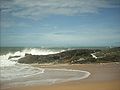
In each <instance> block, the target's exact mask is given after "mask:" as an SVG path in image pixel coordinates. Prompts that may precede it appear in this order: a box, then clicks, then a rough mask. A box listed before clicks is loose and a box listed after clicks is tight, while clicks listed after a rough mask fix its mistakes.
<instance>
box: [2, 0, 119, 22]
mask: <svg viewBox="0 0 120 90" xmlns="http://www.w3.org/2000/svg"><path fill="white" fill-rule="evenodd" d="M1 3H2V4H1V10H2V13H4V14H9V15H12V16H16V17H22V18H29V19H34V20H39V19H42V18H45V17H47V16H49V15H65V16H73V15H81V14H87V13H98V12H99V9H101V8H115V7H117V6H119V4H120V2H119V0H110V1H109V0H1Z"/></svg>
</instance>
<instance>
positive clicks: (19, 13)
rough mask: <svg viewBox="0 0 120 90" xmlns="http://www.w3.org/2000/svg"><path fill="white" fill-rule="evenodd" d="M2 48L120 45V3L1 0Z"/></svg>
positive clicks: (114, 0) (112, 0)
mask: <svg viewBox="0 0 120 90" xmlns="http://www.w3.org/2000/svg"><path fill="white" fill-rule="evenodd" d="M0 3H1V13H0V17H1V30H0V34H1V46H48V47H49V46H119V45H120V0H0Z"/></svg>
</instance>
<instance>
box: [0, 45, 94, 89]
mask: <svg viewBox="0 0 120 90" xmlns="http://www.w3.org/2000/svg"><path fill="white" fill-rule="evenodd" d="M71 49H76V48H23V47H1V49H0V70H1V75H0V80H1V89H5V88H9V87H15V86H18V85H19V86H26V85H33V84H35V85H36V84H38V85H46V84H47V85H51V84H54V83H60V82H66V81H71V80H79V79H83V78H86V77H88V76H89V75H90V73H89V72H87V71H82V70H70V69H66V68H64V69H55V68H54V69H50V68H38V67H33V66H32V65H31V64H21V63H18V62H17V60H18V59H20V58H22V57H24V56H25V54H32V55H47V54H55V53H59V52H63V51H66V50H71ZM95 49H96V48H95ZM12 56H18V57H14V58H9V57H12Z"/></svg>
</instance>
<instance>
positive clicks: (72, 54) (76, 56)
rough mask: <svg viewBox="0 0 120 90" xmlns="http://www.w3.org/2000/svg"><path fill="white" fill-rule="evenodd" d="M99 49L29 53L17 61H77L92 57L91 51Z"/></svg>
mask: <svg viewBox="0 0 120 90" xmlns="http://www.w3.org/2000/svg"><path fill="white" fill-rule="evenodd" d="M97 51H99V50H90V49H76V50H68V51H64V52H61V53H57V54H50V55H31V54H26V55H25V57H23V58H21V59H19V60H18V62H19V63H76V62H77V63H78V62H81V61H82V60H83V61H84V60H86V59H88V58H92V56H91V53H94V52H97Z"/></svg>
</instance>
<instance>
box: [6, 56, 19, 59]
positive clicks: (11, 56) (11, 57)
mask: <svg viewBox="0 0 120 90" xmlns="http://www.w3.org/2000/svg"><path fill="white" fill-rule="evenodd" d="M18 57H20V56H10V57H9V58H8V59H12V58H18Z"/></svg>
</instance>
